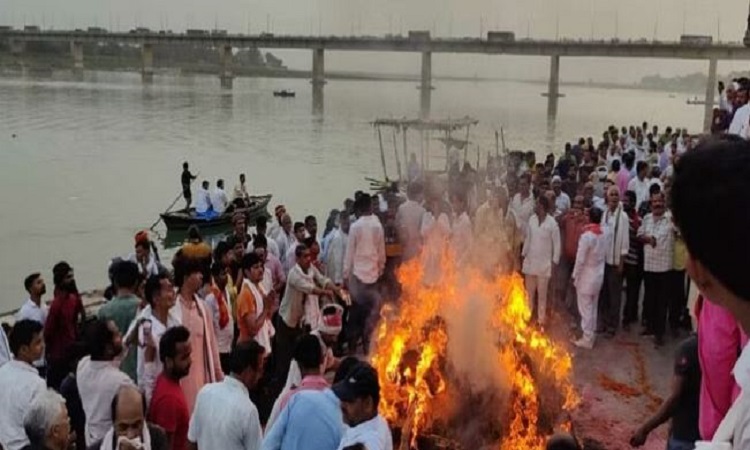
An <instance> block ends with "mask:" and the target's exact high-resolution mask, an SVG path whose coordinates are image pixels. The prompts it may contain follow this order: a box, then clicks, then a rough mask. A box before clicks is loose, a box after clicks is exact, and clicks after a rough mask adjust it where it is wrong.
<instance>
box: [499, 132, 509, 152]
mask: <svg viewBox="0 0 750 450" xmlns="http://www.w3.org/2000/svg"><path fill="white" fill-rule="evenodd" d="M500 138H501V139H502V140H503V153H505V154H507V153H508V149H507V148H505V130H503V127H500Z"/></svg>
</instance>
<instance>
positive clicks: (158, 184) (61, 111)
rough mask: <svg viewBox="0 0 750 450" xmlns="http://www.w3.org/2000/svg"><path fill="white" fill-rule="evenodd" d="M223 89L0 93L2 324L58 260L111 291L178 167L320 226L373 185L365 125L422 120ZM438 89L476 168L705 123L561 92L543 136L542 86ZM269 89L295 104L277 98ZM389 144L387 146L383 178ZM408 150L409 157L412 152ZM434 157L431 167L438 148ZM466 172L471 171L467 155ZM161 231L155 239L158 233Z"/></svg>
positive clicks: (161, 79)
mask: <svg viewBox="0 0 750 450" xmlns="http://www.w3.org/2000/svg"><path fill="white" fill-rule="evenodd" d="M218 84H219V82H218V79H217V78H216V77H211V76H157V77H156V78H155V83H154V84H153V85H152V86H146V87H144V86H142V85H141V82H140V75H139V74H135V73H105V72H89V73H87V74H86V75H85V79H84V81H72V80H68V79H66V78H65V77H64V76H58V75H56V76H55V77H54V78H52V79H46V80H34V79H28V78H27V79H22V78H0V205H2V212H0V217H1V219H0V292H2V293H3V295H2V297H0V312H3V311H7V310H10V309H13V308H16V307H18V306H20V305H21V303H22V301H23V300H24V298H25V296H26V294H25V292H24V290H23V278H24V276H25V275H27V274H28V273H31V272H33V271H40V272H42V273H43V274H44V276H45V278H46V280H47V286H48V291H49V292H50V293H51V291H52V275H51V268H52V266H53V265H54V264H55V263H56V262H57V261H60V260H63V259H64V260H67V261H68V262H70V263H71V264H72V265H73V266H74V268H75V270H76V277H77V279H78V284H79V287H80V288H81V289H91V288H98V287H103V286H105V285H106V283H107V279H106V272H107V262H108V261H109V259H110V258H111V257H113V256H117V255H125V254H127V253H129V252H131V251H132V243H133V235H134V234H135V232H137V231H138V230H140V229H144V228H148V227H149V226H150V225H151V224H152V223H153V222H154V221H155V220H156V219H157V218H158V214H159V212H161V211H163V210H164V209H165V208H166V207H167V206H168V205H169V203H170V202H172V200H173V199H174V198H175V196H176V195H178V193H179V191H180V185H179V176H180V171H181V164H182V161H184V160H187V161H190V163H191V168H192V170H193V172H196V171H198V172H200V178H204V177H205V178H208V179H209V180H211V182H212V185H213V182H214V181H215V180H216V179H217V178H224V179H225V180H226V184H227V187H228V188H229V189H231V188H232V186H234V184H235V180H236V178H237V176H238V174H239V173H240V172H241V171H242V172H245V173H246V174H247V177H248V184H249V186H250V189H251V190H252V192H254V193H272V194H273V195H274V198H273V200H272V204H271V208H269V209H271V210H272V207H273V205H275V204H277V203H283V204H285V205H286V206H287V207H288V209H289V211H290V212H291V213H292V216H293V218H294V219H298V220H301V219H302V218H303V217H304V215H307V214H315V215H316V216H317V217H318V219H319V222H320V223H321V224H322V222H323V221H324V220H325V217H326V215H327V212H328V211H329V210H330V209H331V208H336V207H340V205H341V202H342V200H343V199H344V198H346V197H347V196H351V195H352V193H353V192H354V190H356V189H362V188H367V187H368V184H367V183H366V182H365V180H364V177H365V176H375V177H378V178H382V168H381V163H380V153H379V149H378V140H377V135H376V133H375V132H374V130H373V128H372V126H371V125H370V121H372V120H373V119H375V118H376V117H403V116H409V117H413V116H415V115H416V114H417V112H418V108H419V92H418V90H417V89H416V86H415V83H411V82H373V81H339V80H335V81H329V83H328V84H327V85H326V87H325V112H324V114H322V115H316V114H313V111H312V98H311V97H312V92H311V87H310V84H309V82H308V81H306V80H287V79H262V78H261V79H258V78H253V79H249V78H241V79H236V80H235V82H234V89H233V90H232V91H231V92H226V91H224V92H223V91H222V90H221V89H219V86H218ZM434 84H435V85H436V90H435V91H433V98H432V111H433V117H440V118H442V117H454V118H457V117H463V116H465V115H471V116H473V117H475V118H477V119H479V121H480V124H479V126H478V127H477V128H476V129H472V132H471V137H470V139H471V140H472V141H475V142H476V144H477V145H478V146H479V147H480V151H481V159H482V161H483V162H484V159H485V155H486V152H487V151H494V146H495V142H494V130H496V129H499V128H500V126H501V125H502V126H503V127H504V130H505V139H506V143H507V145H508V147H510V148H512V149H522V150H531V149H534V150H536V151H537V152H539V153H546V152H547V151H548V149H555V150H558V149H560V148H561V146H562V144H564V142H565V141H567V140H573V139H577V137H579V136H589V135H594V136H595V137H596V135H597V134H598V133H599V130H602V129H604V128H606V126H607V125H609V124H611V123H612V124H617V125H618V126H619V125H623V124H631V123H633V124H635V123H641V122H642V121H643V120H647V121H648V122H649V123H659V124H661V125H662V128H663V127H664V126H666V125H672V126H681V127H682V126H685V127H688V128H689V129H690V130H697V129H698V128H700V126H701V123H702V112H703V109H702V107H696V106H687V105H686V104H685V97H686V96H684V95H677V96H670V95H668V94H667V93H659V92H647V91H639V90H626V89H599V88H583V87H565V86H563V88H562V91H563V92H564V93H565V94H566V95H567V96H566V97H565V98H563V99H561V100H560V112H559V116H558V121H557V126H556V131H555V133H554V135H553V136H548V134H547V126H546V99H545V98H543V97H541V96H540V92H542V91H543V90H545V89H544V88H545V86H541V85H534V84H525V83H514V82H462V81H439V80H438V81H436V82H435V83H434ZM275 89H293V90H295V91H296V92H297V97H296V99H286V100H284V99H277V98H274V97H273V96H272V91H273V90H275ZM14 135H15V136H14ZM462 137H463V136H462ZM392 139H393V136H392V134H390V132H387V133H385V134H384V136H383V140H384V141H385V148H386V152H387V155H388V161H389V170H390V174H391V175H393V173H394V170H395V169H394V166H395V164H394V162H393V160H394V159H395V158H394V157H393V144H392ZM397 140H398V145H399V152H401V138H400V137H398V138H397ZM409 146H410V149H409V150H410V151H411V150H412V149H414V150H416V149H417V148H418V146H419V140H418V138H416V136H412V137H411V138H410V140H409ZM431 146H432V148H433V151H434V152H435V155H439V154H440V151H439V150H438V149H437V148H438V147H439V143H437V142H435V143H433V144H431ZM469 159H470V160H471V161H472V163H474V162H475V161H476V150H475V149H474V148H472V150H471V152H470V153H469ZM402 163H403V161H402ZM181 204H182V203H181V202H180V203H179V205H181ZM157 231H159V232H160V233H161V235H162V236H163V235H164V234H165V230H164V228H163V226H160V227H157ZM49 295H50V294H48V296H49Z"/></svg>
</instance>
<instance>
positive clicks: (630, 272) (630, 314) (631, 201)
mask: <svg viewBox="0 0 750 450" xmlns="http://www.w3.org/2000/svg"><path fill="white" fill-rule="evenodd" d="M635 204H636V195H635V192H633V191H626V192H625V195H624V196H623V202H622V206H623V209H624V210H625V213H626V214H627V215H628V224H629V230H630V247H629V249H628V254H627V256H625V265H624V269H625V281H626V283H627V287H626V292H625V298H626V300H625V310H624V311H623V319H622V328H623V329H624V330H625V331H630V324H632V323H633V322H637V321H638V303H639V298H640V295H641V284H642V283H643V243H642V242H641V241H639V240H638V229H639V228H640V227H641V216H639V215H638V211H637V210H636V208H635Z"/></svg>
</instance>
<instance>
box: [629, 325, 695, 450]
mask: <svg viewBox="0 0 750 450" xmlns="http://www.w3.org/2000/svg"><path fill="white" fill-rule="evenodd" d="M700 386H701V368H700V365H699V363H698V337H697V336H696V335H693V336H691V337H689V338H688V339H686V340H685V341H683V342H682V344H680V347H679V349H678V350H677V355H676V358H675V364H674V375H673V376H672V392H671V394H670V395H669V398H667V399H666V400H665V401H664V402H663V403H662V404H661V406H660V407H659V410H658V411H656V413H655V414H654V415H653V417H651V418H650V419H649V420H648V421H647V422H646V423H645V424H643V425H642V426H641V427H640V428H639V429H638V430H637V431H636V432H635V434H633V437H632V438H631V439H630V445H632V446H633V447H640V446H642V445H643V444H645V443H646V438H648V434H649V433H650V432H651V431H653V430H654V429H656V428H657V427H658V426H660V425H661V424H663V423H664V422H666V421H667V420H669V419H670V418H671V419H672V427H671V429H670V432H669V441H668V443H667V450H683V449H692V448H693V447H694V445H695V441H698V440H700V433H699V431H698V410H699V399H700Z"/></svg>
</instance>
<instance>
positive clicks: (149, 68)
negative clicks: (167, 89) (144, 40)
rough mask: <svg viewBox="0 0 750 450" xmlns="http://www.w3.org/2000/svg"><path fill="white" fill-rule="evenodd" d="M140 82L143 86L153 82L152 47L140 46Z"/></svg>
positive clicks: (147, 45) (151, 45) (149, 45)
mask: <svg viewBox="0 0 750 450" xmlns="http://www.w3.org/2000/svg"><path fill="white" fill-rule="evenodd" d="M141 81H142V82H143V84H151V83H153V82H154V46H153V44H143V46H141Z"/></svg>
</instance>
